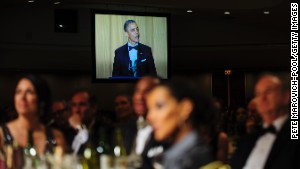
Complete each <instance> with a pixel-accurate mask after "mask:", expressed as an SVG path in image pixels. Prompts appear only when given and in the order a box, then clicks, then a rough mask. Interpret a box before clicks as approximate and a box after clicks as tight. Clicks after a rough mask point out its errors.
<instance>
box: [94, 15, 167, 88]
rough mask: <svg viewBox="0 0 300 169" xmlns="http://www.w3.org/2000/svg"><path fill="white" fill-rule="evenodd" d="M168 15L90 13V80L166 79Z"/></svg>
mask: <svg viewBox="0 0 300 169" xmlns="http://www.w3.org/2000/svg"><path fill="white" fill-rule="evenodd" d="M168 19H169V17H168V15H167V14H149V13H146V14H145V13H130V12H116V11H97V10H93V11H92V47H93V49H92V52H93V54H92V64H93V81H95V82H98V81H100V82H101V81H116V82H117V81H135V80H137V79H139V78H141V77H143V76H147V75H150V76H159V77H160V78H162V79H168V78H169V71H168V70H169V66H170V65H169V46H168V43H169V42H168V33H169V31H168V30H169V28H168V27H169V25H168Z"/></svg>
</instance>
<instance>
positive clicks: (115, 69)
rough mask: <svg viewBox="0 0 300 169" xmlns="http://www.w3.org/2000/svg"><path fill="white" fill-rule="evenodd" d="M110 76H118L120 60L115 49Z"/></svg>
mask: <svg viewBox="0 0 300 169" xmlns="http://www.w3.org/2000/svg"><path fill="white" fill-rule="evenodd" d="M112 76H120V61H119V59H118V55H117V51H115V58H114V63H113V71H112Z"/></svg>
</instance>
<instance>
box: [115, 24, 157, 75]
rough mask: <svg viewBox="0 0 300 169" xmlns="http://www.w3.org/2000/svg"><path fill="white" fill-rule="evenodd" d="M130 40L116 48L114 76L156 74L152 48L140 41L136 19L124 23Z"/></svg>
mask: <svg viewBox="0 0 300 169" xmlns="http://www.w3.org/2000/svg"><path fill="white" fill-rule="evenodd" d="M124 31H125V35H126V36H127V37H128V42H127V43H126V44H125V45H123V46H121V47H119V48H118V49H116V50H115V58H114V63H113V71H112V76H113V77H118V76H127V77H141V76H145V75H154V76H156V75H157V73H156V68H155V63H154V59H153V56H152V51H151V48H150V47H149V46H147V45H144V44H142V43H139V38H140V34H139V27H138V25H137V24H136V22H135V21H134V20H127V21H126V22H125V23H124Z"/></svg>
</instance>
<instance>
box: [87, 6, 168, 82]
mask: <svg viewBox="0 0 300 169" xmlns="http://www.w3.org/2000/svg"><path fill="white" fill-rule="evenodd" d="M96 14H111V15H133V16H153V17H165V18H166V20H167V30H166V31H167V34H166V36H167V78H163V79H162V80H169V79H170V78H171V77H170V70H171V50H170V18H171V17H170V14H169V13H151V12H132V11H116V10H99V9H91V40H92V43H91V59H92V83H119V82H122V83H124V82H136V81H137V80H139V79H140V78H141V77H137V78H135V77H132V78H131V77H124V78H122V77H121V78H97V77H96V76H97V72H96V44H95V43H96V42H95V40H96V39H95V38H96V32H95V26H96V25H95V24H96V23H95V16H96Z"/></svg>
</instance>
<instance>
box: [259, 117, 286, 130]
mask: <svg viewBox="0 0 300 169" xmlns="http://www.w3.org/2000/svg"><path fill="white" fill-rule="evenodd" d="M287 119H288V115H287V114H286V115H283V116H280V117H278V118H277V119H276V120H275V121H273V123H272V125H273V126H274V127H275V129H276V131H277V132H279V131H280V130H281V128H282V126H283V124H284V122H285V121H286V120H287ZM263 127H264V128H267V127H268V125H267V124H265V123H264V125H263Z"/></svg>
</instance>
